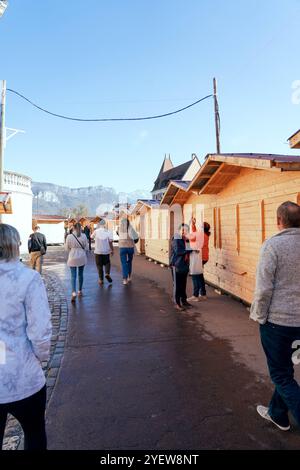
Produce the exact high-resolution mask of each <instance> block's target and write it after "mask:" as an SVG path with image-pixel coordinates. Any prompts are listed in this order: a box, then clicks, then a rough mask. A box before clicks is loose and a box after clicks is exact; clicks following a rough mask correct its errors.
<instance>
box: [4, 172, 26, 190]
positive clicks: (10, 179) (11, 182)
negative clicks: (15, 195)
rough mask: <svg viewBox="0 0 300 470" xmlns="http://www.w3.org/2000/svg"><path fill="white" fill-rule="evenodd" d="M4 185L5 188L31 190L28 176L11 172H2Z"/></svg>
mask: <svg viewBox="0 0 300 470" xmlns="http://www.w3.org/2000/svg"><path fill="white" fill-rule="evenodd" d="M4 185H7V186H22V187H23V188H28V189H31V178H29V176H25V175H20V174H19V173H15V172H13V171H5V172H4Z"/></svg>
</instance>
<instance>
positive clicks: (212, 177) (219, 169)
mask: <svg viewBox="0 0 300 470" xmlns="http://www.w3.org/2000/svg"><path fill="white" fill-rule="evenodd" d="M224 166H225V164H224V163H222V164H221V165H220V166H219V168H218V169H217V170H216V171H215V172H214V174H213V175H212V176H211V178H210V179H209V180H208V181H207V183H205V185H204V186H203V188H202V189H201V190H200V193H203V192H204V191H205V189H206V187H208V186H209V185H210V186H211V182H212V181H213V180H214V179H215V178H216V177H217V176H218V174H219V173H220V171H221V170H222V168H224ZM199 176H201V175H199ZM219 187H220V186H219ZM221 187H223V186H221Z"/></svg>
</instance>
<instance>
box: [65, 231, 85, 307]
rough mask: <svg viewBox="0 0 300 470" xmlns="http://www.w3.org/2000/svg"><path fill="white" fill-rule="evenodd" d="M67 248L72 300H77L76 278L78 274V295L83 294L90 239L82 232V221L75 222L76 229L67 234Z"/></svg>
mask: <svg viewBox="0 0 300 470" xmlns="http://www.w3.org/2000/svg"><path fill="white" fill-rule="evenodd" d="M65 247H66V250H68V251H69V255H68V262H67V265H68V266H69V268H70V270H71V285H72V297H71V302H75V300H76V296H77V294H76V280H77V274H78V283H79V289H78V296H79V297H81V296H82V286H83V270H84V266H85V265H86V263H87V256H86V251H87V250H88V247H89V245H88V241H87V238H86V236H85V234H84V233H82V228H81V225H80V223H77V224H75V226H74V230H73V231H72V233H71V234H69V235H68V236H67V239H66V245H65Z"/></svg>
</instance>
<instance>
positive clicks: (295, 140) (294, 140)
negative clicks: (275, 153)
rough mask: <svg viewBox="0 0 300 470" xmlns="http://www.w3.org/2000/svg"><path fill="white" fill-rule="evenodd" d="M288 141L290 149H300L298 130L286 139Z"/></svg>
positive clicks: (299, 131)
mask: <svg viewBox="0 0 300 470" xmlns="http://www.w3.org/2000/svg"><path fill="white" fill-rule="evenodd" d="M288 141H289V144H290V147H291V148H292V149H299V148H300V129H299V130H298V131H296V132H294V134H293V135H291V136H290V137H289V138H288Z"/></svg>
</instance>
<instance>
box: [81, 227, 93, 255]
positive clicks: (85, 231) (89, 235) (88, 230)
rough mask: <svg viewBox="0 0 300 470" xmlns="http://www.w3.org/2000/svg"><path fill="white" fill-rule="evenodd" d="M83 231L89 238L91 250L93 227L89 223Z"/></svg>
mask: <svg viewBox="0 0 300 470" xmlns="http://www.w3.org/2000/svg"><path fill="white" fill-rule="evenodd" d="M83 232H84V234H85V236H86V238H87V241H88V244H89V251H92V240H91V229H90V227H89V225H85V227H84V229H83Z"/></svg>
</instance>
